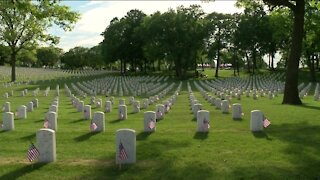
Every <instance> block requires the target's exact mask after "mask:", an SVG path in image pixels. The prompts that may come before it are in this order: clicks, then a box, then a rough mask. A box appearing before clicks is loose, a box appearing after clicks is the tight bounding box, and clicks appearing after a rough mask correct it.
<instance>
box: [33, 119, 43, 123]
mask: <svg viewBox="0 0 320 180" xmlns="http://www.w3.org/2000/svg"><path fill="white" fill-rule="evenodd" d="M33 122H34V123H39V122H44V120H43V119H40V120H36V121H33Z"/></svg>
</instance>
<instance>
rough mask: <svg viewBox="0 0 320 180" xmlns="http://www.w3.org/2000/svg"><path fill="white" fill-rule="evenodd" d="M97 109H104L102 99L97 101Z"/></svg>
mask: <svg viewBox="0 0 320 180" xmlns="http://www.w3.org/2000/svg"><path fill="white" fill-rule="evenodd" d="M96 107H97V108H101V107H102V99H101V98H98V99H97V100H96Z"/></svg>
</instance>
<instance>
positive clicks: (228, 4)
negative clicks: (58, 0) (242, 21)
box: [49, 0, 242, 52]
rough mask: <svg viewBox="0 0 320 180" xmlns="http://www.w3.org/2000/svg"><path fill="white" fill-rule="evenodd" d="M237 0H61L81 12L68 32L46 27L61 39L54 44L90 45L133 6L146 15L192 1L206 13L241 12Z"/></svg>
mask: <svg viewBox="0 0 320 180" xmlns="http://www.w3.org/2000/svg"><path fill="white" fill-rule="evenodd" d="M235 2H236V1H232V0H220V1H219V0H218V1H217V0H216V1H215V2H201V1H200V0H198V1H191V0H180V1H170V0H163V1H151V0H150V1H146V0H145V1H93V0H91V1H62V4H63V5H67V6H70V7H71V10H73V11H77V12H78V13H80V14H81V17H80V19H79V21H78V22H77V23H76V25H75V26H74V29H73V30H72V31H70V32H64V31H63V30H61V29H58V28H57V27H53V28H51V29H50V30H49V33H52V34H54V35H56V36H59V37H60V43H59V44H58V45H57V46H58V47H60V48H62V49H63V50H64V51H65V52H66V51H68V50H69V49H71V48H73V47H76V46H83V47H93V46H95V45H97V44H99V43H100V42H101V41H102V40H103V37H102V36H101V35H100V34H101V33H102V32H104V30H105V29H106V27H107V26H108V25H109V22H110V21H111V20H112V19H113V18H114V17H118V18H122V17H124V16H125V15H126V13H127V12H128V11H130V10H132V9H138V10H141V11H142V12H144V13H145V14H147V15H150V14H152V13H154V12H156V11H160V12H166V11H167V10H168V9H170V8H172V9H176V7H178V6H180V5H183V6H185V7H188V6H190V5H192V4H198V5H200V6H201V7H202V8H203V10H204V12H205V13H211V12H214V11H215V12H219V13H236V12H241V11H242V10H241V9H237V8H236V7H235V6H234V5H235Z"/></svg>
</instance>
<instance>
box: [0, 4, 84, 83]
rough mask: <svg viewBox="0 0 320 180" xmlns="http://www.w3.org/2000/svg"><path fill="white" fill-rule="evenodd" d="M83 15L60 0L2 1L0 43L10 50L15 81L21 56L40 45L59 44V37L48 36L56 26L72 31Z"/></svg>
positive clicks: (0, 5)
mask: <svg viewBox="0 0 320 180" xmlns="http://www.w3.org/2000/svg"><path fill="white" fill-rule="evenodd" d="M78 19H79V14H78V13H76V12H72V11H71V10H70V8H69V7H67V6H62V5H59V2H58V1H48V0H45V1H38V2H33V1H0V25H1V28H0V43H5V44H6V45H7V46H9V47H10V54H11V59H10V64H11V66H12V81H15V63H16V55H17V53H18V52H19V51H20V50H21V49H23V48H25V47H35V46H36V45H37V44H39V43H40V42H52V43H54V44H55V43H57V42H58V38H57V37H55V36H53V35H51V34H48V33H47V30H48V28H49V27H51V26H52V25H53V24H56V25H58V26H59V27H61V28H63V29H64V30H71V29H72V25H73V24H74V23H75V22H76V21H77V20H78Z"/></svg>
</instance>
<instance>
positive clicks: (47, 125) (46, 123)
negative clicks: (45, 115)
mask: <svg viewBox="0 0 320 180" xmlns="http://www.w3.org/2000/svg"><path fill="white" fill-rule="evenodd" d="M43 127H44V128H49V121H48V119H45V120H44V123H43Z"/></svg>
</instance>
